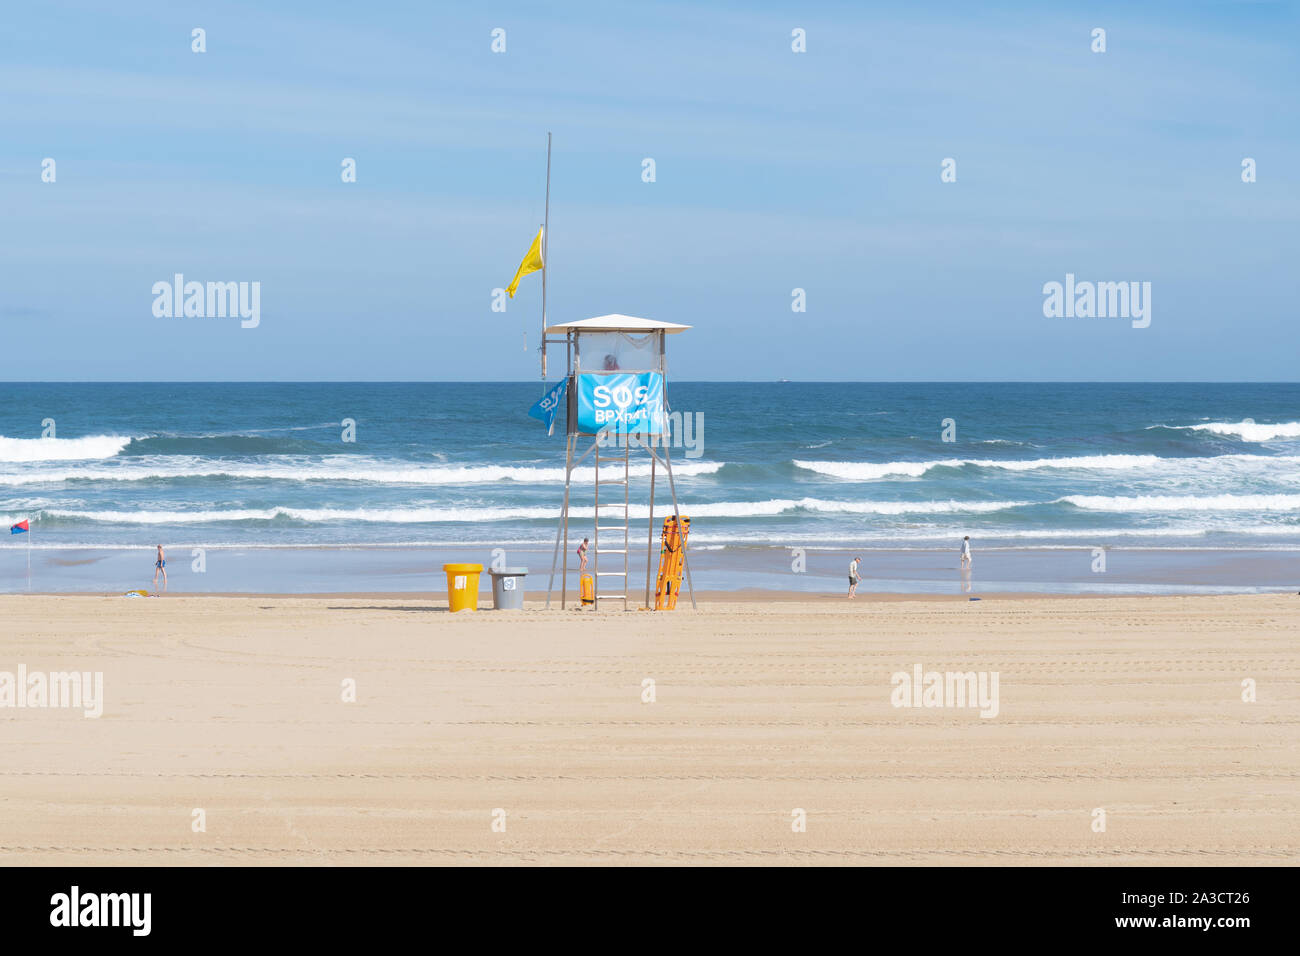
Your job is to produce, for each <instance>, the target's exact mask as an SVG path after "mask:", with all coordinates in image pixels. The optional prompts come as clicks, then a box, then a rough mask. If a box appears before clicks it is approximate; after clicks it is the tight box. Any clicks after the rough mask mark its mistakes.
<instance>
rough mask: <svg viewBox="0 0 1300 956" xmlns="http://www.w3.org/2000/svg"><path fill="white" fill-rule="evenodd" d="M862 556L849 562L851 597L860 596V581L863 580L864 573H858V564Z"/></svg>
mask: <svg viewBox="0 0 1300 956" xmlns="http://www.w3.org/2000/svg"><path fill="white" fill-rule="evenodd" d="M861 561H862V559H861V558H854V559H853V560H852V561H850V562H849V597H851V598H852V597H857V596H858V582H859V581H861V580H862V575H860V574H859V573H858V564H859V563H860V562H861Z"/></svg>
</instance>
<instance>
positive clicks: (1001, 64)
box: [0, 0, 1300, 381]
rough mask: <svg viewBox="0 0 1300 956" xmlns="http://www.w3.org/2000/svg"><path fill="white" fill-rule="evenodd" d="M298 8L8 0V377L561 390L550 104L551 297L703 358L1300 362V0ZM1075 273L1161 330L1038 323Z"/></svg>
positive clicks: (1180, 368) (3, 22)
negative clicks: (234, 316)
mask: <svg viewBox="0 0 1300 956" xmlns="http://www.w3.org/2000/svg"><path fill="white" fill-rule="evenodd" d="M118 7H120V9H118ZM269 7H270V5H266V4H253V3H238V2H223V3H220V4H199V3H186V2H175V0H169V2H157V3H154V2H128V3H125V4H120V5H113V6H111V7H110V6H108V5H102V4H99V3H92V2H79V3H78V2H57V0H45V2H41V3H39V4H7V5H5V7H4V8H3V10H2V11H0V129H3V131H4V134H3V136H0V223H2V226H0V328H2V329H3V340H4V351H5V355H6V362H5V365H6V369H7V370H8V371H7V374H8V375H9V376H10V377H12V378H15V379H23V380H54V381H65V380H168V381H171V380H217V381H221V380H232V381H237V380H334V379H339V380H372V379H373V380H429V379H433V380H452V379H469V380H480V379H487V380H505V379H519V380H524V379H530V378H535V377H536V376H537V359H536V354H535V352H534V351H532V350H533V349H535V347H536V345H537V330H538V327H539V324H540V305H541V300H540V293H541V287H540V277H539V276H531V277H528V278H526V279H524V280H523V282H522V283H521V287H520V293H519V295H518V296H517V297H516V298H515V299H514V300H512V301H511V302H510V303H509V309H508V311H507V312H506V313H505V314H501V313H494V312H492V311H491V302H492V297H491V296H492V290H493V289H494V288H496V287H500V286H504V285H506V284H507V283H508V282H509V280H510V278H511V276H512V274H513V272H514V269H515V267H516V265H517V264H518V262H519V259H520V258H521V257H522V255H523V253H524V252H525V250H526V249H527V246H528V243H529V242H530V241H531V239H532V236H533V234H534V233H535V231H536V228H537V224H538V223H539V222H540V221H541V219H542V215H543V187H544V178H545V144H546V133H547V131H548V130H550V131H552V132H553V133H554V137H555V140H554V155H553V172H552V186H551V236H550V241H551V249H550V263H549V270H548V273H549V276H548V282H549V293H550V298H549V303H548V306H549V308H548V311H549V313H550V318H551V320H552V321H561V320H566V319H573V318H584V317H586V316H590V315H599V314H603V313H606V312H625V313H630V314H633V315H644V316H649V317H653V318H661V319H668V320H671V321H678V322H685V323H688V324H691V325H693V326H695V330H694V331H692V332H691V333H688V334H687V335H683V336H680V337H678V338H676V339H675V340H673V342H672V350H671V354H670V360H671V367H672V374H673V375H674V376H675V377H677V378H680V379H697V380H698V379H710V380H715V379H717V380H720V379H757V380H762V379H774V378H791V379H796V380H798V379H833V380H894V379H907V380H1128V381H1133V380H1137V381H1146V380H1270V381H1271V380H1286V381H1294V380H1296V378H1297V367H1298V364H1300V363H1298V362H1297V359H1298V358H1300V348H1297V343H1298V342H1300V329H1298V327H1297V321H1298V319H1300V316H1298V315H1297V303H1298V302H1300V298H1298V297H1297V291H1298V290H1297V283H1298V281H1300V280H1298V279H1297V277H1298V276H1300V256H1298V255H1297V253H1298V252H1300V229H1298V227H1300V188H1298V187H1300V116H1298V115H1297V114H1298V112H1300V56H1298V55H1297V53H1298V51H1300V29H1297V27H1298V26H1300V12H1298V11H1297V7H1296V5H1295V4H1292V3H1268V2H1258V3H1213V4H1210V3H1177V4H1172V3H1170V4H1164V3H1156V4H1141V5H1135V4H1132V3H1090V4H997V3H993V4H989V5H974V4H961V3H952V4H945V3H935V4H905V3H897V4H875V3H873V4H860V3H846V4H838V3H815V4H806V3H797V4H796V3H787V4H775V3H762V4H746V5H744V6H742V5H740V4H733V3H708V4H700V3H680V4H677V3H636V4H628V5H621V4H613V3H593V4H563V5H559V6H558V9H548V8H547V6H545V5H538V4H535V3H520V4H491V3H484V4H473V5H450V4H447V5H444V4H429V3H409V4H408V3H372V4H354V3H346V4H344V3H333V2H315V3H310V4H307V3H279V4H275V5H274V7H275V9H274V10H272V9H270V8H269ZM194 27H202V28H203V29H205V30H206V34H207V52H206V53H203V54H196V53H192V52H191V50H190V45H191V30H192V29H193V28H194ZM496 27H501V28H504V29H505V30H506V52H505V53H504V54H494V53H492V52H491V49H490V44H491V31H492V30H493V29H494V28H496ZM796 27H800V28H803V29H804V30H805V31H806V33H807V47H808V49H807V52H806V53H803V54H796V53H793V52H792V51H791V48H790V43H791V40H790V34H791V30H792V29H794V28H796ZM1094 27H1102V28H1104V29H1105V30H1106V31H1107V51H1106V52H1105V53H1103V54H1096V53H1093V52H1091V50H1090V43H1091V37H1090V34H1091V31H1092V30H1093V28H1094ZM45 157H52V158H54V159H55V161H56V163H57V181H56V182H55V183H53V184H50V183H43V182H41V161H42V159H43V158H45ZM344 157H353V158H355V159H356V161H357V178H358V181H357V182H356V183H354V184H344V183H342V182H341V180H340V175H339V174H340V163H341V161H342V160H343V158H344ZM646 157H651V158H653V159H654V160H655V163H656V173H657V181H656V182H654V183H645V182H642V179H641V168H642V160H643V159H644V158H646ZM945 157H952V158H954V159H955V160H956V161H957V182H955V183H942V182H941V181H940V176H939V173H940V163H941V161H942V160H943V159H944V158H945ZM1243 157H1252V158H1254V159H1255V160H1256V162H1257V164H1258V182H1256V183H1253V184H1244V183H1242V182H1241V176H1240V170H1241V161H1242V159H1243ZM176 272H181V273H183V274H184V275H185V276H186V278H187V279H193V280H199V281H208V280H214V281H232V280H233V281H241V280H242V281H258V282H260V283H261V285H262V318H261V324H260V326H259V327H258V328H256V329H241V328H240V327H239V323H238V321H237V320H235V321H232V320H229V319H197V318H189V319H184V318H181V319H171V318H156V317H155V316H154V315H153V312H152V305H153V295H152V293H151V291H150V290H151V287H152V285H153V283H155V282H157V281H160V280H170V278H171V276H172V275H173V274H174V273H176ZM1067 272H1072V273H1074V274H1075V275H1076V276H1078V278H1079V279H1081V280H1083V279H1092V280H1097V281H1125V280H1136V281H1149V282H1151V284H1152V322H1151V326H1150V327H1149V328H1146V329H1133V328H1131V327H1130V324H1129V322H1127V321H1125V320H1123V319H1049V318H1045V317H1044V316H1043V312H1042V303H1043V294H1042V291H1041V290H1042V286H1043V284H1044V283H1046V282H1050V281H1062V280H1063V279H1064V276H1065V274H1066V273H1067ZM794 288H803V289H804V290H806V296H807V312H806V313H803V314H795V313H792V311H791V308H790V303H791V290H792V289H794ZM525 330H527V335H528V340H527V342H528V347H529V351H527V352H525V351H524V332H525Z"/></svg>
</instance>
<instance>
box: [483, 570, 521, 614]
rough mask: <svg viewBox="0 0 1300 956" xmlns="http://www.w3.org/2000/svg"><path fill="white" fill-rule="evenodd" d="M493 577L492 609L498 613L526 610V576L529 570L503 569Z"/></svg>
mask: <svg viewBox="0 0 1300 956" xmlns="http://www.w3.org/2000/svg"><path fill="white" fill-rule="evenodd" d="M489 573H490V574H491V575H492V607H494V608H495V609H496V610H498V611H522V610H523V609H524V576H525V575H526V574H528V569H527V568H502V569H501V570H500V571H495V570H493V571H490V572H489Z"/></svg>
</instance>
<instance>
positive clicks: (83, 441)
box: [0, 435, 131, 462]
mask: <svg viewBox="0 0 1300 956" xmlns="http://www.w3.org/2000/svg"><path fill="white" fill-rule="evenodd" d="M129 444H131V439H130V437H129V436H122V435H87V436H86V437H84V438H6V437H4V436H3V435H0V462H34V461H90V460H92V459H99V458H112V457H113V456H114V455H116V454H117V453H118V452H120V451H121V450H122V449H123V448H125V447H126V446H127V445H129Z"/></svg>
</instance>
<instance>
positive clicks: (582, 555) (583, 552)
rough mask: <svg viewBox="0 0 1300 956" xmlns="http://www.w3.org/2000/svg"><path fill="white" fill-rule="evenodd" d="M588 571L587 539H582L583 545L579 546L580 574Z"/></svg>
mask: <svg viewBox="0 0 1300 956" xmlns="http://www.w3.org/2000/svg"><path fill="white" fill-rule="evenodd" d="M586 570H587V539H586V538H583V539H582V544H580V545H578V573H579V574H581V573H582V572H583V571H586Z"/></svg>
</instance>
